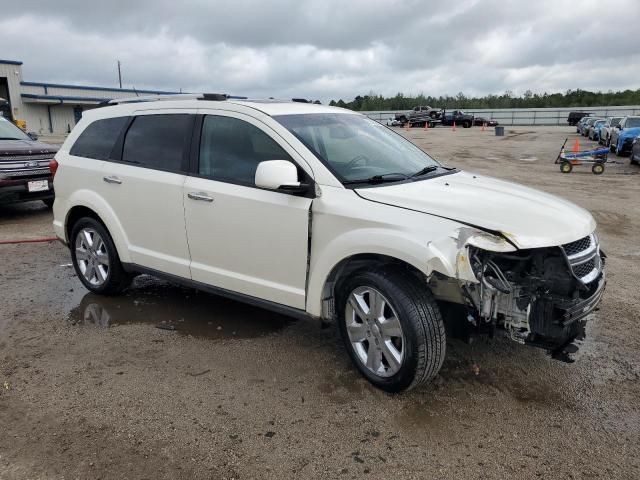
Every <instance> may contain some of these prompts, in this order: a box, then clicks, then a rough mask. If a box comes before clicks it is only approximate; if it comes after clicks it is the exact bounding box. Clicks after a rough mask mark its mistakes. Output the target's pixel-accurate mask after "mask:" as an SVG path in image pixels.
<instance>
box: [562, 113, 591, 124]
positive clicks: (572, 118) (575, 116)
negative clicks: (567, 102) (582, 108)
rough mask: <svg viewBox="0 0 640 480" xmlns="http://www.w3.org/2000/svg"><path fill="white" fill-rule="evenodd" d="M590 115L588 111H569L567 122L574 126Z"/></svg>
mask: <svg viewBox="0 0 640 480" xmlns="http://www.w3.org/2000/svg"><path fill="white" fill-rule="evenodd" d="M589 115H591V114H590V113H587V112H569V116H568V117H567V123H568V124H569V125H571V126H572V127H574V126H575V125H576V124H577V123H578V122H579V121H580V120H582V118H583V117H588V116H589Z"/></svg>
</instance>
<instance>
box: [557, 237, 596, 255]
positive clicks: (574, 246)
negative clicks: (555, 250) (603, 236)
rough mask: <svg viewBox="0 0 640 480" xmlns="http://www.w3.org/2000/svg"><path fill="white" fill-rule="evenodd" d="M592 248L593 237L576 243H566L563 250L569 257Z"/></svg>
mask: <svg viewBox="0 0 640 480" xmlns="http://www.w3.org/2000/svg"><path fill="white" fill-rule="evenodd" d="M590 246H591V236H590V235H589V236H587V237H584V238H581V239H580V240H576V241H575V242H571V243H565V244H564V245H563V246H562V248H564V252H565V253H566V254H567V256H569V257H570V256H572V255H575V254H576V253H580V252H583V251H585V250H586V249H588V248H589V247H590Z"/></svg>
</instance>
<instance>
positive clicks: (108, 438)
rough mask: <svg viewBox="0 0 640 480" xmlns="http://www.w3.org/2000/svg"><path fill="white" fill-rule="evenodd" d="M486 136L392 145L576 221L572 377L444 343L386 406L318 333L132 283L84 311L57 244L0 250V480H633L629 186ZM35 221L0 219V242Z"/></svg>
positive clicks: (500, 353) (635, 192)
mask: <svg viewBox="0 0 640 480" xmlns="http://www.w3.org/2000/svg"><path fill="white" fill-rule="evenodd" d="M506 130H507V131H506V136H505V137H502V138H499V137H495V136H494V135H493V131H492V130H491V131H486V132H482V131H481V129H480V128H473V129H469V130H464V129H458V131H457V132H452V131H451V130H450V129H446V128H441V129H431V130H428V131H424V130H422V129H413V130H411V131H408V132H406V131H400V132H401V133H402V134H403V135H407V136H409V137H410V138H412V139H413V140H414V141H415V142H416V143H418V144H419V145H420V146H421V147H423V148H425V149H426V150H427V151H429V152H430V153H432V154H433V155H434V156H435V157H436V158H439V159H441V160H442V161H444V162H445V163H448V164H450V165H456V166H458V167H461V168H464V169H467V170H471V171H475V172H478V173H480V174H487V175H492V176H496V177H501V178H505V179H509V180H514V181H518V182H521V183H525V184H527V185H531V186H533V187H537V188H540V189H542V190H546V191H548V192H551V193H555V194H559V195H563V196H565V197H567V198H569V199H571V200H572V201H574V202H576V203H577V204H579V205H581V206H583V207H585V208H587V209H589V210H590V211H591V212H592V213H593V215H594V216H595V218H596V220H597V221H598V226H599V232H600V236H601V242H602V244H603V247H604V249H605V251H606V253H607V254H608V262H607V269H608V275H609V283H608V286H607V292H606V294H605V297H604V301H603V302H602V304H601V308H600V309H599V311H598V312H597V314H596V318H595V319H594V320H593V322H592V323H591V324H590V326H589V329H588V335H589V337H588V340H587V341H586V343H585V345H584V347H583V349H582V350H581V352H580V355H579V357H580V358H579V360H578V362H576V363H574V364H570V365H569V364H563V363H559V362H557V361H554V360H551V359H550V358H549V357H548V356H547V355H546V354H545V353H544V352H543V351H540V350H537V349H533V348H527V347H522V346H519V345H516V344H514V343H512V342H509V341H508V340H506V339H494V340H478V341H476V342H475V343H472V344H470V345H467V344H464V343H462V342H459V341H456V340H451V341H449V342H448V344H447V349H448V357H447V360H446V361H445V364H444V367H443V369H442V371H441V373H440V375H439V376H438V377H437V379H436V380H435V381H434V382H433V383H432V384H431V385H429V386H428V387H426V388H422V389H420V390H418V391H412V392H409V393H407V394H403V395H395V396H394V395H388V394H385V393H383V392H380V391H378V390H376V389H374V388H372V387H370V386H369V384H368V383H367V382H366V381H364V380H363V379H362V378H361V377H360V376H359V375H358V374H357V373H356V371H355V370H354V368H353V367H352V366H351V365H350V363H349V359H348V357H347V355H346V353H345V351H344V350H343V348H342V346H341V343H340V340H339V338H338V335H337V332H336V329H335V328H333V327H329V328H321V325H320V324H318V323H316V322H312V321H292V320H290V319H287V318H285V317H282V316H279V315H275V314H272V313H269V312H266V311H263V310H260V309H257V308H253V307H249V306H246V305H242V304H238V303H235V302H232V301H229V300H224V299H220V298H217V297H214V296H211V295H207V294H203V293H198V292H195V291H193V290H188V289H184V288H180V287H177V286H173V285H170V284H166V283H162V282H159V281H157V280H155V279H152V278H150V277H140V278H138V279H137V280H136V282H135V284H134V286H133V288H131V289H130V290H129V291H128V293H126V294H125V295H123V296H120V297H114V298H104V297H99V296H95V295H92V294H88V293H87V292H86V290H84V288H83V287H82V285H81V284H80V282H79V281H78V280H77V279H76V278H75V276H74V273H73V269H72V268H70V267H69V265H68V264H69V262H70V257H69V254H68V252H67V251H66V250H65V249H64V248H63V247H62V246H61V245H60V244H57V243H48V244H47V243H45V244H20V245H0V265H1V267H0V286H1V287H2V288H1V291H0V299H1V303H0V305H1V309H0V478H2V479H25V478H30V479H33V478H52V479H62V478H102V479H111V478H113V479H120V478H148V479H158V478H167V479H169V478H171V479H174V478H185V479H186V478H188V479H195V478H198V479H200V478H215V479H218V478H274V479H282V478H294V477H298V478H362V477H364V478H390V477H392V476H393V477H397V478H438V479H448V478H451V479H454V478H455V479H458V478H466V479H476V478H477V479H480V478H482V479H486V478H514V477H516V476H517V477H518V478H520V479H530V478H606V479H611V478H620V479H630V478H640V460H639V458H640V401H639V395H640V333H639V332H638V325H639V324H640V315H639V314H638V310H639V307H640V299H639V296H638V293H637V290H638V285H639V283H640V282H639V281H638V277H639V276H640V264H639V262H638V259H639V257H640V242H639V241H638V238H640V214H639V213H638V212H639V211H640V208H639V207H640V176H638V175H636V174H637V173H639V172H640V168H637V167H635V166H629V165H628V159H616V157H615V156H612V158H613V159H614V160H617V161H620V162H624V163H621V164H612V165H610V166H608V167H607V170H606V172H605V173H604V174H603V175H601V176H595V175H592V174H591V172H590V170H589V169H588V167H577V168H576V171H574V173H571V174H569V175H564V174H561V173H560V172H559V170H558V167H557V165H554V164H553V160H554V159H555V157H556V155H557V152H558V149H559V147H560V145H561V143H562V141H563V140H564V138H565V137H567V136H568V137H569V138H570V140H569V143H570V144H571V143H572V142H573V140H574V137H575V134H574V133H573V129H570V128H563V127H555V128H553V127H549V128H544V127H537V128H534V127H532V128H514V129H511V128H509V127H507V129H506ZM580 138H581V142H582V143H583V144H591V142H588V141H586V140H582V137H580ZM50 221H51V218H50V213H49V211H48V210H47V209H46V208H44V207H43V206H41V204H40V203H38V202H34V203H32V204H24V205H19V206H8V207H1V208H0V240H7V239H12V238H25V237H29V238H33V237H38V236H48V235H51V233H52V232H51V227H50Z"/></svg>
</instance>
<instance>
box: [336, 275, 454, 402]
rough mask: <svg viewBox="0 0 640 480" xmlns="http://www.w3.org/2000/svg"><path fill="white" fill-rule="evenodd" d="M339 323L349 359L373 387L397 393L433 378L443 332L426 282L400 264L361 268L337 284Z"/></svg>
mask: <svg viewBox="0 0 640 480" xmlns="http://www.w3.org/2000/svg"><path fill="white" fill-rule="evenodd" d="M337 300H338V323H339V327H340V333H341V336H342V339H343V341H344V344H345V346H346V348H347V351H348V353H349V356H350V357H351V360H352V361H353V363H354V364H355V366H356V367H357V368H358V370H359V371H360V373H361V374H362V375H363V376H364V377H365V378H366V379H367V380H369V381H370V382H371V383H372V384H373V385H375V386H376V387H378V388H380V389H382V390H385V391H387V392H401V391H404V390H408V389H411V388H414V387H417V386H418V385H421V384H424V383H426V382H428V381H429V380H431V379H433V378H434V377H435V376H436V374H437V373H438V371H439V370H440V367H441V366H442V362H443V361H444V356H445V350H446V337H445V330H444V324H443V322H442V316H441V314H440V310H439V309H438V305H437V304H436V301H435V300H434V298H433V296H432V295H431V293H430V292H429V290H428V289H427V286H426V285H425V284H424V283H422V284H421V283H420V282H419V281H417V279H416V278H415V277H414V276H413V275H412V274H411V273H409V272H408V271H404V270H402V269H395V268H394V269H390V270H376V271H360V272H358V273H356V274H354V275H351V276H350V277H349V278H348V279H346V280H345V281H344V283H342V284H341V285H340V287H339V291H338V299H337Z"/></svg>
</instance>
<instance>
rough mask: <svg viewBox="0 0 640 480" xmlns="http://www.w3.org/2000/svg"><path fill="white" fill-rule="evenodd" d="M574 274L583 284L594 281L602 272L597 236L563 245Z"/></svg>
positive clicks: (593, 235)
mask: <svg viewBox="0 0 640 480" xmlns="http://www.w3.org/2000/svg"><path fill="white" fill-rule="evenodd" d="M562 249H563V251H564V253H565V255H566V257H567V261H568V262H569V265H570V266H571V270H572V271H573V274H574V275H575V276H576V278H578V279H579V280H580V281H582V282H583V283H585V284H586V283H590V282H592V281H594V280H595V279H596V278H597V277H598V275H599V274H600V271H601V270H602V261H601V259H600V248H599V247H598V239H597V237H596V236H595V234H592V235H589V236H587V237H584V238H581V239H579V240H575V241H573V242H570V243H565V244H564V245H562Z"/></svg>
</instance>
